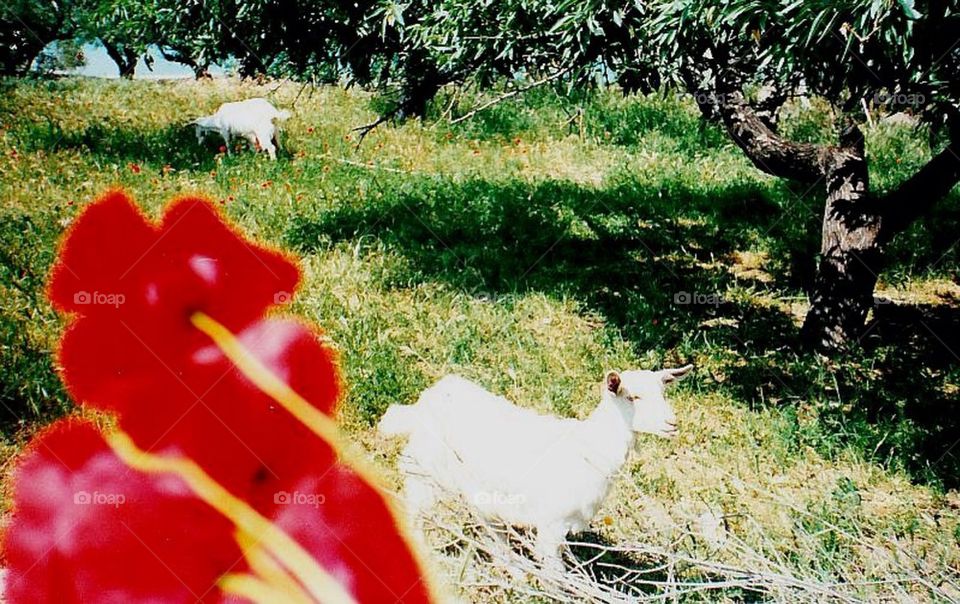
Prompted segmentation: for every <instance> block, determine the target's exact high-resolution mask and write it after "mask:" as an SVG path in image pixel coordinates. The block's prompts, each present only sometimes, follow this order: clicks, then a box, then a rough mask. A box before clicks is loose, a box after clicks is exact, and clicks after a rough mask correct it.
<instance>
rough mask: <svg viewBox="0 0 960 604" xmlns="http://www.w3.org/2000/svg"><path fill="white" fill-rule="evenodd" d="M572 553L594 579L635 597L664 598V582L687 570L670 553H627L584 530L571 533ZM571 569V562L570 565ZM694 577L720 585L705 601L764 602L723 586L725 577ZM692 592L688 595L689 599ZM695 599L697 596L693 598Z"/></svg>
mask: <svg viewBox="0 0 960 604" xmlns="http://www.w3.org/2000/svg"><path fill="white" fill-rule="evenodd" d="M572 539H573V542H572V543H571V545H570V556H571V558H572V559H573V560H572V562H573V564H574V565H575V567H577V568H579V569H580V570H582V571H583V572H585V573H586V574H587V575H588V576H590V577H592V578H593V580H594V581H596V582H597V583H600V584H602V585H606V586H607V587H609V588H611V589H614V590H617V591H620V592H622V593H624V594H625V595H628V596H632V597H644V596H645V597H647V598H649V597H657V596H659V597H663V596H664V595H665V591H664V589H663V586H664V585H667V584H669V583H670V582H671V581H677V576H676V574H679V573H683V572H684V571H685V570H687V569H686V568H684V567H685V565H684V564H683V563H681V564H677V563H676V560H671V559H669V557H667V556H662V555H654V554H639V553H632V554H631V553H627V552H624V551H619V550H617V549H616V547H615V546H614V544H612V543H610V542H609V541H608V540H607V539H605V538H604V537H603V536H602V535H600V534H599V533H597V532H595V531H585V532H582V533H579V534H576V535H573V536H572ZM567 566H568V569H569V566H570V564H569V563H568V564H567ZM691 579H692V580H695V581H697V582H700V583H702V586H709V585H710V584H711V583H715V584H716V585H717V586H718V587H716V588H713V589H702V590H701V594H696V595H703V596H704V598H703V601H713V602H715V601H719V600H724V601H733V602H761V601H763V597H762V594H761V593H759V592H754V591H752V590H748V589H743V588H740V587H734V586H724V587H721V586H722V585H724V584H725V583H727V581H726V580H725V579H726V578H725V577H722V576H719V575H717V576H711V575H710V574H708V573H703V572H697V573H696V575H695V576H693V577H690V576H685V577H684V579H683V580H687V581H689V580H691ZM689 597H690V595H688V598H689ZM694 600H696V598H694Z"/></svg>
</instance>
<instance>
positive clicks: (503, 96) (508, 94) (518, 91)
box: [450, 67, 571, 125]
mask: <svg viewBox="0 0 960 604" xmlns="http://www.w3.org/2000/svg"><path fill="white" fill-rule="evenodd" d="M570 70H571V68H570V67H565V68H563V69H561V70H560V71H558V72H556V73H554V74H552V75H550V76H547V77H545V78H543V79H542V80H537V81H536V82H531V83H530V84H527V85H526V86H521V87H520V88H515V89H514V90H511V91H510V92H506V93H504V94H501V95H500V96H498V97H497V98H495V99H491V100H489V101H487V102H486V103H484V104H482V105H480V106H479V107H475V108H473V109H471V110H470V111H468V112H467V113H464V114H463V115H461V116H460V117H458V118H457V119H455V120H451V121H450V124H451V125H452V124H459V123H460V122H462V121H464V120H468V119H470V118H471V117H473V116H475V115H476V114H478V113H480V112H481V111H484V110H485V109H489V108H490V107H493V106H494V105H498V104H500V103H502V102H503V101H505V100H507V99H510V98H513V97H515V96H517V95H518V94H523V93H524V92H526V91H528V90H531V89H533V88H536V87H538V86H543V85H544V84H546V83H548V82H552V81H554V80H556V79H558V78H561V77H563V75H564V74H566V73H568V72H569V71H570Z"/></svg>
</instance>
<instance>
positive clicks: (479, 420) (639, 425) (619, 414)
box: [378, 365, 692, 566]
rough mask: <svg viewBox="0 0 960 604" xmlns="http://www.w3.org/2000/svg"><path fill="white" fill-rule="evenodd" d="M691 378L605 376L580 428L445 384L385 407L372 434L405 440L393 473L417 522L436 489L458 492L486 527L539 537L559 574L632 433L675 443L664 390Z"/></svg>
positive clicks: (454, 379) (452, 380)
mask: <svg viewBox="0 0 960 604" xmlns="http://www.w3.org/2000/svg"><path fill="white" fill-rule="evenodd" d="M691 369H692V366H690V365H688V366H686V367H682V368H680V369H665V370H663V371H626V372H623V373H617V372H610V373H608V374H607V377H606V379H605V387H604V388H603V394H602V396H601V400H600V404H599V405H598V406H597V407H596V409H594V411H593V412H592V413H591V414H590V416H589V417H588V418H586V419H584V420H577V419H569V418H558V417H553V416H549V415H541V414H538V413H536V412H534V411H532V410H530V409H523V408H521V407H517V406H516V405H514V404H513V403H511V402H510V401H508V400H507V399H505V398H503V397H499V396H496V395H494V394H491V393H490V392H487V391H486V390H484V389H483V388H482V387H480V386H478V385H476V384H474V383H473V382H470V381H468V380H466V379H464V378H462V377H459V376H455V375H450V376H446V377H444V378H443V379H441V380H440V381H439V382H437V383H436V384H435V385H433V386H432V387H431V388H429V389H427V390H425V391H424V392H423V393H422V394H421V395H420V399H419V400H418V401H417V402H416V404H414V405H391V406H390V408H389V409H387V412H386V414H385V415H384V416H383V418H382V419H381V421H380V424H379V426H378V427H379V430H380V432H381V433H382V434H385V435H390V436H396V435H407V436H409V441H408V442H407V444H406V447H405V448H404V450H403V452H402V454H401V456H400V461H399V467H400V470H401V471H402V472H403V473H404V474H405V484H404V490H405V498H406V501H407V505H408V506H409V509H408V511H409V513H410V514H411V515H412V516H413V517H414V519H415V520H416V519H418V518H420V515H421V514H422V513H423V511H424V510H425V509H426V508H428V507H430V506H432V505H433V504H434V503H435V502H436V500H437V498H438V497H439V495H440V493H439V492H438V490H439V489H442V490H445V491H451V492H453V493H458V494H460V495H462V496H464V497H465V498H466V499H467V500H468V502H470V503H471V504H472V505H473V506H475V507H476V508H477V509H478V510H479V511H480V512H481V513H482V514H483V515H484V516H486V517H487V518H489V519H492V520H497V521H501V522H504V523H507V524H510V525H515V526H524V527H532V528H535V529H536V531H537V538H536V553H537V555H538V556H539V557H540V558H541V560H543V562H544V563H545V564H549V565H552V566H557V565H560V564H561V562H560V560H561V558H560V556H561V553H562V548H563V545H564V538H565V536H566V535H567V533H569V532H579V531H582V530H584V529H586V528H587V527H588V526H589V524H590V521H591V520H592V519H593V516H594V514H596V512H597V509H598V508H599V507H600V504H601V503H602V502H603V499H604V498H605V497H606V495H607V492H608V491H609V490H610V486H611V484H612V482H613V478H614V476H615V475H616V473H617V472H618V470H619V469H620V468H621V466H622V465H623V463H624V462H625V461H626V459H627V453H628V452H629V450H630V449H631V448H632V446H633V442H634V438H635V435H636V433H638V432H649V433H653V434H658V435H661V436H666V437H672V436H675V435H676V433H677V428H676V416H675V415H674V412H673V408H672V406H671V405H670V403H669V402H668V401H667V400H666V398H665V397H664V387H665V386H666V384H668V383H670V382H673V381H675V380H676V379H678V378H680V377H682V376H683V375H685V374H686V373H688V372H689V371H690V370H691Z"/></svg>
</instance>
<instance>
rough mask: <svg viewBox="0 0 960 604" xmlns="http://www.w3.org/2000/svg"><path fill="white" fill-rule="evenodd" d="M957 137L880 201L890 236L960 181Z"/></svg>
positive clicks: (907, 224)
mask: <svg viewBox="0 0 960 604" xmlns="http://www.w3.org/2000/svg"><path fill="white" fill-rule="evenodd" d="M958 140H960V137H957V136H953V137H952V138H951V139H950V142H949V143H947V146H946V147H945V148H944V149H943V150H942V151H940V153H938V154H937V155H936V156H935V157H934V158H933V159H931V160H930V161H929V162H927V164H926V165H924V166H923V167H922V168H920V169H919V170H917V172H916V173H915V174H914V175H913V176H911V177H910V178H908V179H907V180H906V181H904V182H903V183H901V184H900V186H899V187H897V188H896V189H895V190H893V191H891V192H890V193H888V194H887V195H885V196H884V197H883V198H882V199H881V200H880V204H881V207H882V211H883V213H884V225H883V229H884V232H885V234H886V237H887V238H888V239H889V237H892V236H893V235H895V234H897V233H899V232H900V231H902V230H903V229H905V228H907V227H908V226H910V224H911V223H912V222H913V221H914V220H916V219H917V218H920V217H921V216H923V215H924V214H925V213H926V212H928V211H929V210H930V209H931V208H932V207H933V206H934V204H936V203H937V202H938V201H939V200H940V199H942V198H943V197H945V196H946V195H947V193H949V192H950V190H951V189H953V187H954V186H956V184H957V183H958V182H960V142H958Z"/></svg>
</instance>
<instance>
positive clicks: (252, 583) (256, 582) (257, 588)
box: [218, 573, 293, 604]
mask: <svg viewBox="0 0 960 604" xmlns="http://www.w3.org/2000/svg"><path fill="white" fill-rule="evenodd" d="M218 585H219V586H220V589H221V590H223V592H224V593H228V594H231V595H235V596H240V597H241V598H245V599H247V600H250V601H251V602H253V603H254V604H280V603H284V602H293V600H291V599H290V598H289V596H288V594H287V593H285V592H283V591H280V590H279V589H276V588H275V587H274V586H272V585H270V584H268V583H266V582H264V581H261V580H260V579H258V578H256V577H254V576H252V575H245V574H241V573H230V574H228V575H224V576H223V577H221V578H220V581H218Z"/></svg>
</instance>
